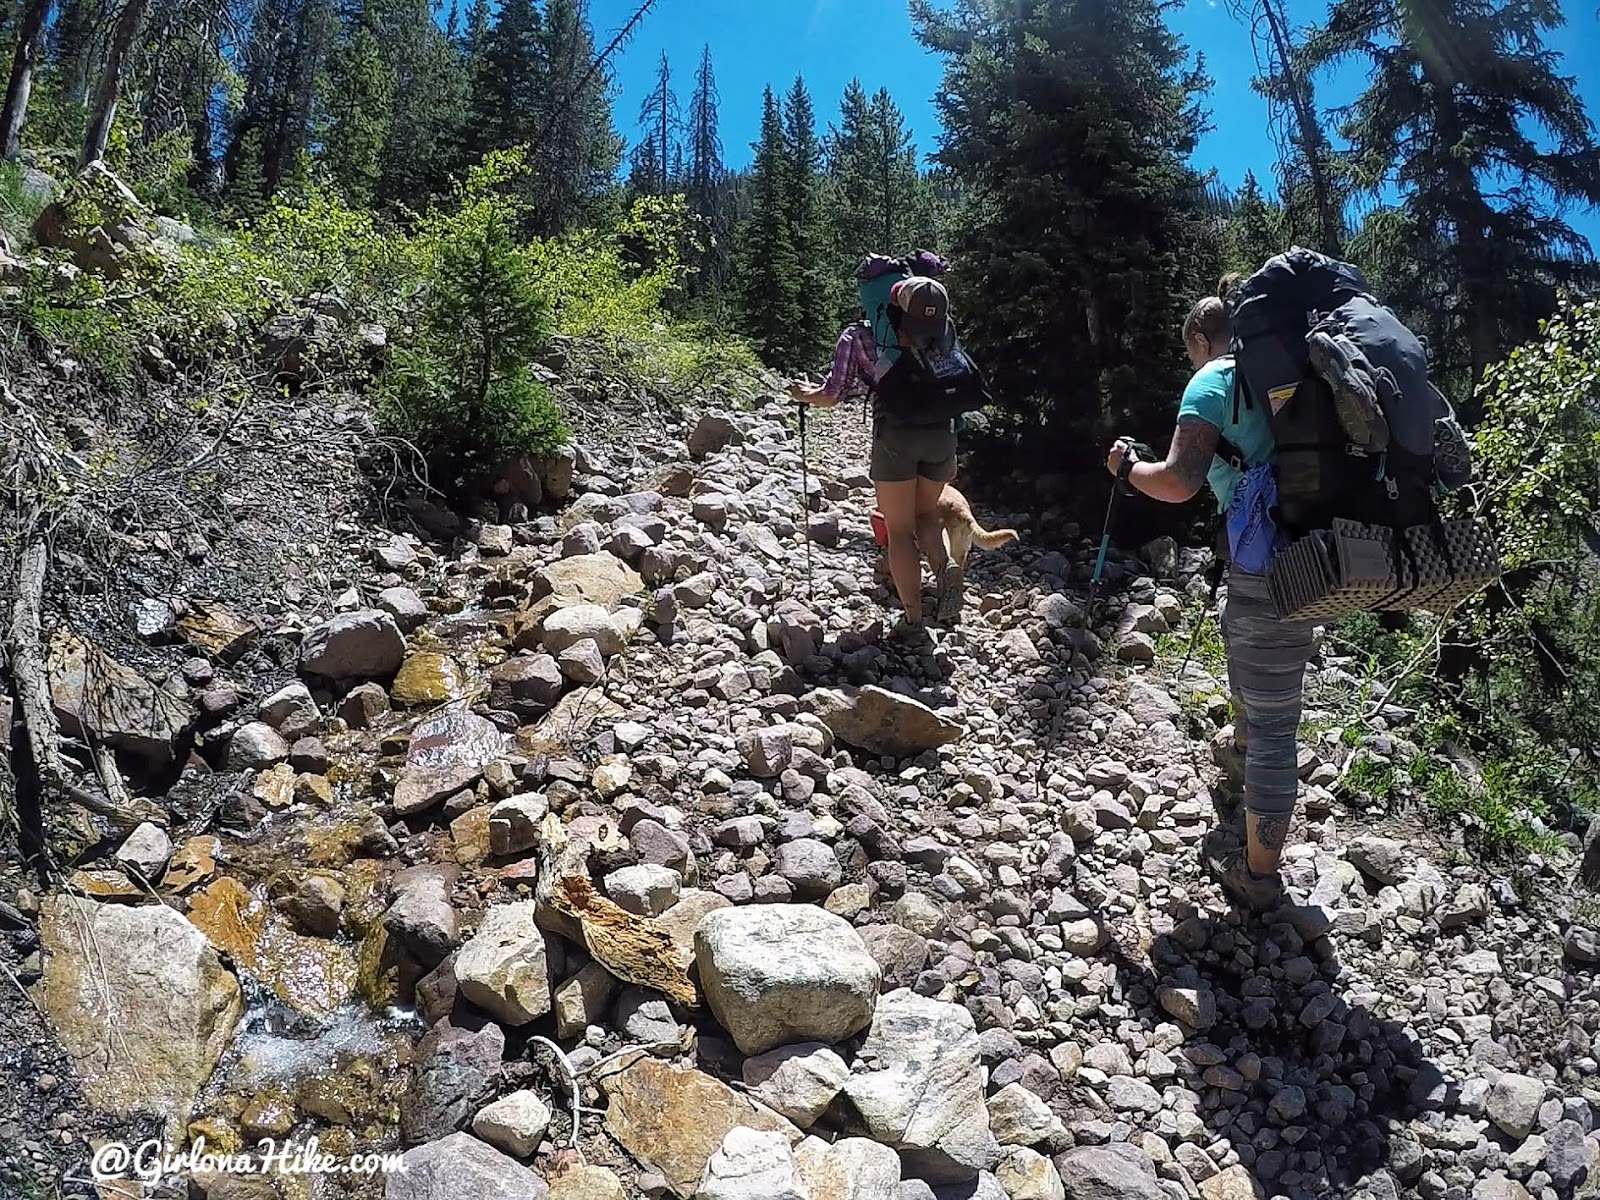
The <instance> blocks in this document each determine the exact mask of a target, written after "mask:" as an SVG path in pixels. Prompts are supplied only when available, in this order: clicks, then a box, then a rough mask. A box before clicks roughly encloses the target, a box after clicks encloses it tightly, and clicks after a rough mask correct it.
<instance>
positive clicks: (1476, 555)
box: [1228, 246, 1499, 618]
mask: <svg viewBox="0 0 1600 1200" xmlns="http://www.w3.org/2000/svg"><path fill="white" fill-rule="evenodd" d="M1228 303H1229V308H1230V314H1231V317H1232V321H1233V343H1232V350H1233V355H1234V362H1235V372H1234V404H1235V406H1236V411H1237V408H1238V407H1239V406H1242V405H1259V406H1261V407H1262V408H1263V409H1264V410H1265V412H1266V415H1267V421H1268V424H1269V425H1270V427H1271V429H1272V434H1273V439H1274V441H1275V442H1276V459H1275V475H1276V483H1277V507H1276V510H1275V512H1274V514H1273V516H1274V519H1275V521H1276V523H1277V525H1278V527H1279V528H1280V529H1282V530H1283V531H1284V532H1285V533H1286V534H1287V535H1288V536H1289V538H1290V539H1291V544H1290V546H1289V548H1288V549H1287V550H1285V551H1283V552H1281V553H1280V554H1278V555H1277V557H1276V558H1274V560H1273V562H1272V566H1271V569H1270V572H1269V578H1270V581H1271V585H1272V594H1273V600H1274V602H1275V603H1276V605H1277V608H1278V611H1279V613H1280V615H1282V616H1285V617H1296V618H1313V617H1328V616H1335V615H1339V614H1341V613H1344V612H1350V611H1355V610H1357V609H1392V610H1400V609H1413V608H1434V609H1441V608H1443V607H1445V606H1446V605H1448V604H1450V603H1453V602H1454V601H1456V600H1459V599H1461V598H1463V597H1464V596H1467V595H1470V594H1471V593H1473V592H1475V591H1477V590H1478V589H1479V588H1481V587H1483V586H1484V585H1486V584H1488V583H1490V582H1492V581H1493V580H1494V579H1495V578H1498V574H1499V556H1498V554H1497V553H1496V552H1495V548H1494V544H1493V540H1492V538H1491V537H1490V535H1489V532H1488V530H1487V528H1486V527H1485V526H1484V525H1483V524H1482V523H1481V522H1479V521H1474V520H1459V521H1446V520H1443V519H1442V517H1441V514H1440V510H1439V507H1438V503H1439V499H1440V497H1441V496H1443V495H1445V494H1446V493H1448V492H1450V491H1453V490H1455V489H1457V488H1459V487H1461V486H1462V485H1463V484H1465V483H1466V482H1468V480H1469V479H1470V477H1471V461H1470V456H1469V453H1468V449H1467V442H1466V438H1465V435H1464V434H1463V433H1462V431H1461V427H1460V425H1459V424H1458V423H1457V421H1456V418H1455V412H1454V410H1453V409H1452V408H1451V406H1450V402H1449V401H1448V400H1447V399H1446V398H1445V396H1444V394H1443V393H1442V392H1440V391H1439V389H1438V388H1437V387H1435V386H1434V385H1433V383H1432V382H1431V381H1430V380H1429V378H1428V354H1427V350H1426V349H1425V348H1424V347H1423V345H1422V343H1421V341H1420V340H1419V339H1418V338H1417V337H1416V335H1415V334H1413V333H1412V332H1411V330H1409V329H1407V328H1406V326H1405V325H1404V324H1403V323H1402V322H1401V321H1400V319H1399V318H1398V317H1396V316H1395V314H1394V313H1393V312H1391V311H1390V310H1389V309H1388V308H1386V307H1385V306H1384V305H1383V304H1381V303H1380V302H1379V301H1378V300H1377V299H1375V298H1374V297H1373V296H1372V294H1371V293H1370V292H1369V290H1368V289H1367V285H1366V281H1365V280H1364V279H1363V278H1362V276H1361V273H1360V271H1359V270H1357V269H1356V268H1355V267H1354V266H1352V265H1350V264H1349V263H1345V262H1339V261H1338V260H1336V259H1332V258H1329V257H1328V256H1327V255H1324V254H1318V253H1317V252H1315V251H1312V250H1305V249H1302V248H1301V247H1298V246H1296V247H1294V248H1293V249H1291V250H1289V251H1288V252H1286V253H1284V254H1280V255H1277V256H1276V257H1274V258H1271V259H1269V260H1268V261H1267V262H1266V264H1265V265H1264V266H1262V268H1261V269H1260V270H1259V271H1257V272H1256V273H1255V274H1253V275H1251V276H1250V277H1249V278H1248V279H1247V280H1245V281H1244V282H1243V283H1242V284H1241V285H1240V286H1239V287H1238V289H1237V290H1236V291H1235V292H1234V293H1233V295H1232V296H1231V297H1229V301H1228Z"/></svg>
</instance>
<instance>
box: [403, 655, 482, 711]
mask: <svg viewBox="0 0 1600 1200" xmlns="http://www.w3.org/2000/svg"><path fill="white" fill-rule="evenodd" d="M466 692H467V677H466V674H465V673H464V672H463V671H462V670H461V665H460V664H459V663H457V662H456V660H455V659H453V658H451V657H450V656H449V655H448V654H440V653H438V652H436V651H433V650H419V651H417V652H416V653H415V654H408V655H407V656H406V660H405V662H403V663H401V664H400V671H399V673H398V674H397V675H395V677H394V683H393V684H392V685H390V688H389V694H390V696H392V697H393V699H394V702H395V703H396V704H401V705H404V706H406V707H408V708H416V707H421V706H426V705H433V704H444V703H446V702H447V701H450V700H459V699H460V698H461V697H462V696H464V695H466Z"/></svg>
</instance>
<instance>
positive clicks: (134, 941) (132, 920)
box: [34, 896, 243, 1134]
mask: <svg viewBox="0 0 1600 1200" xmlns="http://www.w3.org/2000/svg"><path fill="white" fill-rule="evenodd" d="M39 932H40V941H41V942H42V944H43V949H44V975H43V979H42V981H41V983H40V984H39V986H38V987H37V988H36V989H35V992H34V997H35V1000H36V1001H37V1002H38V1003H39V1005H40V1007H41V1008H42V1009H43V1010H44V1012H45V1013H46V1015H47V1016H48V1017H49V1019H50V1023H51V1025H52V1026H54V1028H55V1030H56V1034H57V1036H58V1037H59V1039H60V1042H61V1045H62V1047H63V1048H64V1049H65V1050H66V1052H67V1053H68V1054H69V1055H70V1056H71V1058H72V1060H73V1062H74V1063H75V1064H76V1065H77V1067H78V1070H79V1072H80V1074H81V1078H82V1081H83V1090H84V1095H85V1097H86V1098H87V1099H88V1101H89V1102H90V1103H91V1104H93V1105H94V1106H95V1107H96V1108H99V1109H102V1110H104V1111H106V1112H110V1113H114V1114H116V1115H118V1116H121V1117H130V1116H136V1115H148V1116H155V1117H159V1118H161V1119H162V1120H163V1121H165V1122H167V1125H168V1131H169V1134H170V1133H171V1131H173V1130H176V1129H179V1128H182V1125H183V1122H184V1120H185V1119H186V1118H187V1116H188V1113H189V1109H190V1106H191V1105H192V1104H193V1103H194V1100H195V1098H196V1096H197V1095H198V1094H199V1092H200V1089H201V1087H202V1086H204V1084H205V1082H206V1080H208V1079H209V1078H210V1077H211V1072H212V1070H213V1069H214V1068H215V1067H216V1065H217V1060H218V1059H219V1058H220V1057H221V1055H222V1052H223V1050H224V1049H225V1048H226V1047H227V1045H228V1043H229V1042H230V1041H231V1039H232V1037H233V1029H234V1025H235V1024H236V1023H237V1021H238V1020H239V1016H240V1014H241V1012H242V1011H243V1004H242V1000H241V994H240V990H239V983H238V981H237V980H236V979H234V977H233V975H232V974H230V973H229V972H228V971H227V970H226V969H225V968H224V967H223V965H222V962H221V960H220V959H219V958H218V956H217V952H216V951H215V950H214V949H212V947H211V945H210V944H209V943H208V942H207V940H206V937H205V935H204V934H203V933H201V931H200V930H199V929H197V928H196V927H195V926H194V925H193V924H191V923H190V922H189V921H188V920H186V919H185V918H184V917H183V916H182V914H180V913H178V912H176V911H175V910H173V909H171V908H168V907H166V906H165V905H160V904H157V905H150V906H146V907H138V908H134V907H128V906H125V905H120V904H97V903H95V902H94V901H91V900H80V899H77V898H75V897H72V896H52V897H50V898H49V899H47V900H45V902H44V905H43V910H42V918H41V922H40V930H39Z"/></svg>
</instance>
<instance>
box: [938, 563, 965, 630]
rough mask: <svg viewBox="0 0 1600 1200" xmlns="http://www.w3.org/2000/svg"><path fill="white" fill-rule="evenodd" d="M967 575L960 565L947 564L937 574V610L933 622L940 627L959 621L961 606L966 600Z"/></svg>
mask: <svg viewBox="0 0 1600 1200" xmlns="http://www.w3.org/2000/svg"><path fill="white" fill-rule="evenodd" d="M966 582H967V573H966V572H965V571H963V570H962V569H961V564H960V563H956V562H947V563H945V565H944V570H942V571H940V572H939V608H938V612H937V614H936V616H935V618H934V619H935V620H937V621H938V622H939V624H941V625H954V624H955V623H956V622H957V621H959V620H960V619H961V604H962V601H963V600H964V599H965V598H966Z"/></svg>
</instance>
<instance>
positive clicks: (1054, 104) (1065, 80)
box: [913, 0, 1217, 479]
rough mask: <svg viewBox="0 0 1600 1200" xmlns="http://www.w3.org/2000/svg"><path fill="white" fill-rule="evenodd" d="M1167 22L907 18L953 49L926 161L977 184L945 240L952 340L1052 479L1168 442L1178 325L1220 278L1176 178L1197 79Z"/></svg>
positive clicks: (926, 14)
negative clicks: (950, 267)
mask: <svg viewBox="0 0 1600 1200" xmlns="http://www.w3.org/2000/svg"><path fill="white" fill-rule="evenodd" d="M1162 9H1163V5H1162V4H1161V3H1160V0H1119V2H1118V3H1115V4H1110V3H1096V2H1090V3H1071V2H1068V0H1041V2H1039V3H1036V4H1031V5H1026V6H1018V5H1015V4H1012V3H1009V2H1008V0H959V2H958V3H957V4H956V6H955V7H954V9H953V10H945V9H938V10H936V9H934V8H933V7H932V6H931V5H930V4H928V3H925V2H923V0H917V3H915V4H914V6H913V15H914V18H915V20H916V25H917V31H918V35H919V37H920V38H921V40H922V41H923V42H924V44H926V45H928V46H929V47H930V48H932V49H934V50H937V51H939V52H941V53H943V54H944V55H945V72H944V83H943V87H942V88H941V89H940V92H939V96H938V101H937V102H938V105H939V109H940V113H941V115H942V118H943V124H944V134H943V136H942V138H941V144H940V150H939V153H938V155H937V158H938V160H939V161H940V162H941V163H943V164H944V165H945V166H946V167H947V168H948V169H949V170H950V171H951V172H952V173H954V174H955V175H956V176H957V177H959V178H960V180H961V182H962V184H963V185H964V186H965V187H966V189H968V191H967V197H966V200H965V203H964V205H963V209H962V212H961V214H960V216H959V217H958V219H957V221H956V223H955V228H954V230H953V244H952V249H953V250H954V251H955V253H956V255H957V256H958V259H959V261H960V262H961V266H962V268H963V269H962V273H961V276H960V278H959V279H958V280H957V281H956V282H957V286H956V289H955V293H956V295H957V297H958V298H959V301H960V307H959V314H958V315H959V316H960V318H961V320H962V330H963V336H964V337H965V339H966V340H967V342H968V344H969V346H971V348H973V349H974V350H975V351H976V352H977V355H978V357H979V358H980V360H981V361H983V363H984V365H985V367H986V368H987V369H988V370H989V371H990V376H991V382H992V383H993V385H994V388H995V391H996V394H997V396H998V397H1000V398H1001V399H1002V401H1003V402H1007V403H1009V404H1010V406H1011V407H1012V410H1013V411H1012V420H1013V422H1014V423H1015V425H1016V427H1018V428H1019V429H1022V430H1027V431H1034V430H1037V429H1038V428H1039V427H1040V426H1041V425H1042V426H1043V427H1044V429H1045V430H1046V431H1048V432H1049V433H1050V435H1051V436H1047V437H1038V436H1030V443H1029V444H1030V445H1031V447H1033V448H1034V449H1035V450H1037V451H1038V452H1039V453H1040V454H1041V456H1046V457H1048V458H1049V459H1050V460H1051V461H1053V462H1054V463H1055V464H1056V469H1061V468H1063V467H1066V466H1077V465H1082V466H1084V467H1088V466H1091V465H1092V464H1093V463H1094V462H1096V461H1097V459H1098V456H1099V455H1100V454H1101V453H1102V452H1103V448H1104V446H1105V444H1106V440H1107V438H1108V436H1110V435H1112V434H1114V433H1130V434H1138V435H1141V436H1146V437H1151V438H1159V437H1160V436H1162V435H1163V434H1164V432H1165V431H1166V430H1168V429H1170V428H1171V425H1172V413H1173V407H1174V397H1175V396H1176V395H1177V394H1178V391H1179V390H1180V388H1181V386H1182V382H1183V377H1184V375H1183V367H1184V363H1183V358H1182V353H1181V346H1180V344H1179V332H1180V325H1181V322H1182V319H1183V315H1184V313H1185V311H1186V309H1187V307H1188V305H1189V304H1190V303H1192V301H1193V300H1194V299H1195V298H1196V296H1197V295H1198V294H1200V293H1202V292H1203V291H1208V290H1210V288H1211V287H1212V286H1214V284H1215V273H1214V272H1215V268H1216V266H1217V264H1216V262H1215V261H1214V260H1213V259H1212V258H1211V257H1210V255H1209V253H1207V252H1205V251H1204V250H1203V248H1205V247H1207V246H1208V245H1209V244H1210V239H1211V234H1210V232H1209V229H1210V227H1211V226H1212V225H1214V224H1215V222H1214V221H1211V222H1208V221H1207V220H1205V219H1204V218H1203V214H1202V212H1201V201H1202V189H1201V187H1200V185H1199V181H1198V180H1197V179H1196V177H1195V175H1194V173H1193V171H1192V170H1191V169H1190V168H1189V167H1188V165H1187V159H1188V156H1189V154H1190V153H1191V151H1192V150H1193V148H1194V144H1195V139H1196V137H1197V135H1198V132H1199V128H1200V114H1199V112H1198V110H1197V108H1196V105H1195V97H1196V95H1197V93H1198V92H1199V90H1200V89H1201V87H1202V85H1203V83H1204V82H1205V81H1204V79H1203V77H1202V76H1200V75H1199V74H1198V72H1196V71H1192V70H1190V69H1189V68H1188V66H1187V65H1186V59H1187V56H1186V54H1185V51H1184V47H1183V45H1182V44H1181V42H1179V40H1178V39H1177V38H1176V37H1175V36H1174V35H1173V34H1172V33H1171V31H1170V30H1168V29H1167V27H1166V26H1165V25H1164V24H1163V22H1162V16H1161V14H1162ZM1197 247H1201V248H1202V249H1197ZM1084 478H1085V479H1092V478H1093V476H1092V475H1086V476H1084Z"/></svg>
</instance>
